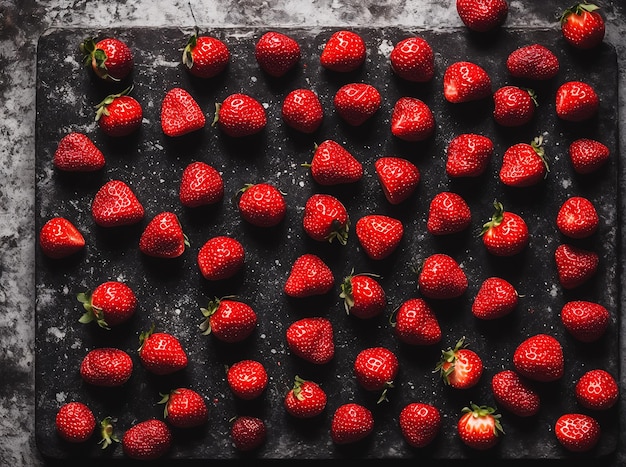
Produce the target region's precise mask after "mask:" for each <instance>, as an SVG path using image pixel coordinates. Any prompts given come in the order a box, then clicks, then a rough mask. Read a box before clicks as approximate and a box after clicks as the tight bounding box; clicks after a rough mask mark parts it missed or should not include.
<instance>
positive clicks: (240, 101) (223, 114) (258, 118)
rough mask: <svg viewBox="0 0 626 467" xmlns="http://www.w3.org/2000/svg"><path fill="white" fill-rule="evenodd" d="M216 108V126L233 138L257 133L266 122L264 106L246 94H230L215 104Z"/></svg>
mask: <svg viewBox="0 0 626 467" xmlns="http://www.w3.org/2000/svg"><path fill="white" fill-rule="evenodd" d="M216 110H217V112H216V117H215V121H216V122H217V124H218V126H219V127H220V129H221V130H222V131H223V132H224V133H225V134H227V135H228V136H230V137H233V138H241V137H244V136H250V135H254V134H257V133H259V132H260V131H261V130H263V128H265V125H266V124H267V115H266V114H265V108H264V107H263V106H262V105H261V103H260V102H259V101H258V100H256V99H255V98H254V97H251V96H249V95H247V94H242V93H235V94H231V95H230V96H228V97H227V98H226V99H224V101H222V103H221V104H217V106H216ZM215 121H214V123H215Z"/></svg>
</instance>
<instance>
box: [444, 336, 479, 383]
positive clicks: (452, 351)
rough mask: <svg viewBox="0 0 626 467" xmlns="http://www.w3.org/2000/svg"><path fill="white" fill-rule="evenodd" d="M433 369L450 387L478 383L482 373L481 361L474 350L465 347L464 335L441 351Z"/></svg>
mask: <svg viewBox="0 0 626 467" xmlns="http://www.w3.org/2000/svg"><path fill="white" fill-rule="evenodd" d="M435 371H437V372H439V374H440V376H441V378H442V379H443V382H444V383H445V384H447V385H449V386H450V387H453V388H455V389H468V388H471V387H473V386H476V385H477V384H478V381H479V380H480V377H481V376H482V374H483V361H482V359H481V358H480V356H479V355H478V354H477V353H476V352H474V351H473V350H471V349H468V348H467V343H466V342H465V337H462V338H461V339H459V340H458V342H457V343H456V345H455V346H454V347H449V348H448V349H447V350H442V351H441V359H440V360H439V362H438V363H437V365H436V366H435Z"/></svg>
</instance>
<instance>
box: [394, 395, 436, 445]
mask: <svg viewBox="0 0 626 467" xmlns="http://www.w3.org/2000/svg"><path fill="white" fill-rule="evenodd" d="M398 424H399V425H400V431H401V432H402V436H403V437H404V439H405V441H406V442H407V443H408V444H409V446H412V447H414V448H423V447H426V446H428V445H429V444H430V443H432V442H433V440H434V439H435V437H436V436H437V435H438V434H439V430H440V429H441V414H440V413H439V409H438V408H437V407H435V406H434V405H430V404H425V403H423V402H411V403H409V404H407V405H405V406H404V408H403V409H402V410H401V411H400V417H399V419H398Z"/></svg>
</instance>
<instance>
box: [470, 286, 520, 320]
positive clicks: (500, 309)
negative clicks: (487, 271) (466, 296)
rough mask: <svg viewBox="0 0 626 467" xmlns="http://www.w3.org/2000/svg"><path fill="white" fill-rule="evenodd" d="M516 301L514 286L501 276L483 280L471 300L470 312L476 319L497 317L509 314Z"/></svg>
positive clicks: (516, 295)
mask: <svg viewBox="0 0 626 467" xmlns="http://www.w3.org/2000/svg"><path fill="white" fill-rule="evenodd" d="M517 302H518V294H517V290H515V287H514V286H513V285H512V284H511V283H510V282H508V281H506V280H504V279H502V278H501V277H488V278H487V279H485V280H484V281H483V283H482V284H481V285H480V288H479V289H478V292H477V293H476V297H474V301H473V302H472V314H473V315H474V316H475V317H476V318H478V319H497V318H501V317H503V316H506V315H508V314H510V313H511V312H512V311H513V310H514V309H515V307H516V306H517Z"/></svg>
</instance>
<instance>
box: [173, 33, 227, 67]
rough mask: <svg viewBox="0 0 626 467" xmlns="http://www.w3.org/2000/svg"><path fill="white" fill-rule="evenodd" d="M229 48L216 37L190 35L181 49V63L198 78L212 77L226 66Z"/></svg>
mask: <svg viewBox="0 0 626 467" xmlns="http://www.w3.org/2000/svg"><path fill="white" fill-rule="evenodd" d="M229 61H230V50H228V46H227V45H226V44H225V43H224V42H222V41H221V40H219V39H218V38H216V37H211V36H206V35H199V34H198V32H196V33H195V34H193V35H191V36H190V37H189V40H188V41H187V44H186V45H185V48H184V50H183V58H182V62H183V65H184V66H185V68H186V69H187V70H189V73H191V74H192V75H194V76H197V77H198V78H213V77H214V76H217V75H219V74H220V73H221V72H222V71H224V70H225V69H226V67H227V66H228V62H229Z"/></svg>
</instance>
